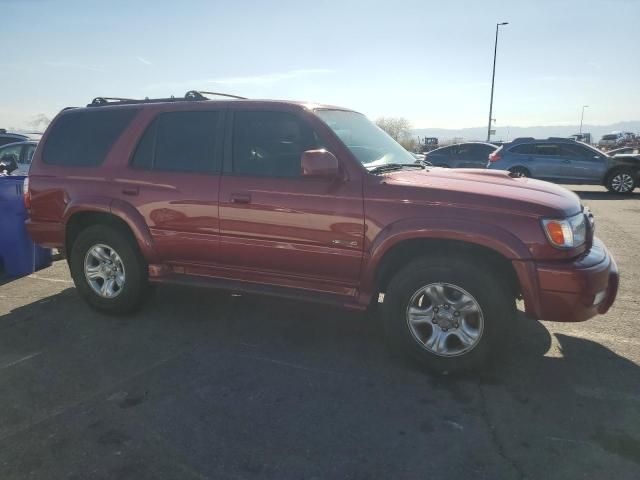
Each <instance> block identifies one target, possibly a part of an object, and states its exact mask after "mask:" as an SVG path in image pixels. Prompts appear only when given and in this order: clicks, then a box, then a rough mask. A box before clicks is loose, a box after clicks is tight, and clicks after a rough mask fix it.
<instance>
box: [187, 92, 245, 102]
mask: <svg viewBox="0 0 640 480" xmlns="http://www.w3.org/2000/svg"><path fill="white" fill-rule="evenodd" d="M205 95H215V96H217V97H229V98H236V99H238V100H246V99H247V97H241V96H239V95H231V94H230V93H219V92H204V91H202V90H189V91H188V92H187V93H186V94H185V95H184V98H189V99H190V100H193V99H196V98H197V99H198V100H208V98H207V97H205ZM190 97H194V98H190Z"/></svg>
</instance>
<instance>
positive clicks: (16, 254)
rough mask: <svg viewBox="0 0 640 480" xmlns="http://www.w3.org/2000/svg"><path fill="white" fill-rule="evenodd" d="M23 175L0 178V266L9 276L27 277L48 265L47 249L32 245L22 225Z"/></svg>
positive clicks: (24, 217)
mask: <svg viewBox="0 0 640 480" xmlns="http://www.w3.org/2000/svg"><path fill="white" fill-rule="evenodd" d="M25 178H26V177H25V176H23V175H16V176H1V177H0V262H1V263H2V266H1V269H2V270H4V272H5V273H6V274H8V275H10V276H21V275H28V274H30V273H33V272H35V271H37V270H41V269H43V268H45V267H48V266H49V265H51V249H50V248H42V247H39V246H38V245H36V244H35V243H33V241H32V240H31V238H30V237H29V234H28V233H27V229H26V228H25V225H24V221H25V220H26V218H27V211H26V209H25V207H24V201H23V185H24V179H25Z"/></svg>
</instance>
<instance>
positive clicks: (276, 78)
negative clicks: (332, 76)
mask: <svg viewBox="0 0 640 480" xmlns="http://www.w3.org/2000/svg"><path fill="white" fill-rule="evenodd" d="M333 72H334V70H331V69H328V68H307V69H298V70H290V71H287V72H280V73H266V74H260V75H250V76H245V77H223V78H205V79H202V78H201V79H194V80H186V81H184V82H163V83H154V84H151V85H147V86H146V87H144V88H145V90H180V89H189V88H202V87H204V86H206V85H224V86H235V85H252V86H265V85H271V84H274V83H278V82H283V81H286V80H293V79H296V78H302V77H307V76H312V75H325V74H329V73H333Z"/></svg>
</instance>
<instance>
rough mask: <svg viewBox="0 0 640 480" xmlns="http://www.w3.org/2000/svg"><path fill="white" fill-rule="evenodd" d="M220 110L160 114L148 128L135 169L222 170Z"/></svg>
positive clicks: (138, 152) (138, 153) (138, 149)
mask: <svg viewBox="0 0 640 480" xmlns="http://www.w3.org/2000/svg"><path fill="white" fill-rule="evenodd" d="M220 121H221V116H220V112H217V111H193V112H168V113H162V114H160V115H159V116H158V117H157V118H156V119H155V120H154V121H153V122H152V123H151V124H150V125H149V127H147V130H146V131H145V133H144V135H143V136H142V138H141V139H140V142H139V143H138V147H137V148H136V151H135V154H134V156H133V158H132V160H131V165H132V166H133V167H135V168H140V169H150V170H167V171H180V172H195V173H197V172H203V173H212V172H219V171H220V168H219V165H218V162H217V161H216V159H217V155H216V146H217V134H218V130H219V125H220Z"/></svg>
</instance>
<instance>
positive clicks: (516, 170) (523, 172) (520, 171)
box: [509, 167, 531, 178]
mask: <svg viewBox="0 0 640 480" xmlns="http://www.w3.org/2000/svg"><path fill="white" fill-rule="evenodd" d="M509 171H510V172H511V173H513V174H514V175H516V176H518V177H526V178H531V172H530V171H529V170H527V169H526V168H524V167H513V168H510V169H509Z"/></svg>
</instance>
